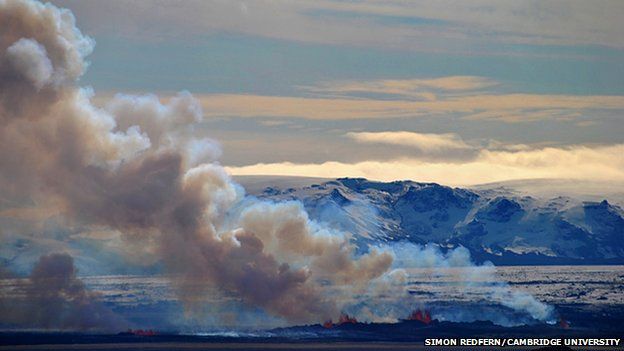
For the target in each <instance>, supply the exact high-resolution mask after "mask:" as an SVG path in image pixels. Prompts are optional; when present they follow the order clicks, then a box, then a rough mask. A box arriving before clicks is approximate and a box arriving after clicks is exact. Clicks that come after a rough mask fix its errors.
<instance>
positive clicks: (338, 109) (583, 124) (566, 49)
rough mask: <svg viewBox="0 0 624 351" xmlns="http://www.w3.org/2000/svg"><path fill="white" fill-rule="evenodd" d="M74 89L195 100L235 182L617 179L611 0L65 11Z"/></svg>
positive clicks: (619, 136) (102, 6)
mask: <svg viewBox="0 0 624 351" xmlns="http://www.w3.org/2000/svg"><path fill="white" fill-rule="evenodd" d="M53 3H54V4H56V5H58V6H61V7H65V8H69V9H70V10H71V11H72V12H73V14H74V15H75V16H76V21H77V26H78V27H79V28H81V30H82V32H83V33H84V34H86V35H88V36H90V37H92V38H93V39H94V40H95V49H94V51H93V53H92V54H91V55H90V56H88V57H87V60H88V61H89V67H88V69H87V70H86V73H85V74H84V76H83V77H82V78H81V79H80V81H79V84H80V85H81V86H91V87H92V88H93V89H94V91H95V98H94V100H95V102H96V103H97V104H99V105H100V106H106V105H107V103H108V101H109V100H110V99H111V98H112V97H113V96H114V94H116V93H118V92H123V93H133V94H155V95H156V96H157V97H158V98H159V99H161V100H162V101H168V100H169V99H171V98H172V97H174V96H176V94H178V92H180V91H188V92H190V93H191V94H193V96H195V98H197V99H198V100H199V101H200V103H201V106H202V109H203V118H202V119H201V121H198V122H196V123H195V124H194V125H193V131H194V133H195V135H196V136H198V137H209V138H213V139H215V140H216V141H218V143H219V144H220V145H221V147H222V156H221V159H220V162H221V163H222V164H223V165H224V166H226V169H227V170H228V172H230V173H231V174H235V175H251V174H279V175H299V176H320V177H342V176H353V177H355V176H357V177H366V178H371V179H379V180H395V179H413V180H417V181H433V182H439V183H443V184H450V185H472V184H481V183H488V182H496V181H504V180H511V179H531V178H566V179H583V180H600V181H607V182H624V158H622V157H621V155H622V153H623V152H624V123H623V122H622V118H624V115H623V112H624V36H622V33H624V22H623V21H621V18H622V17H624V3H623V2H621V1H595V2H588V1H522V2H519V1H470V2H466V1H436V2H430V1H369V0H361V1H342V0H334V1H332V0H329V1H191V0H189V1H173V0H171V1H124V0H112V1H93V0H87V1H73V0H55V1H53Z"/></svg>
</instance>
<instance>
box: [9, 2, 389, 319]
mask: <svg viewBox="0 0 624 351" xmlns="http://www.w3.org/2000/svg"><path fill="white" fill-rule="evenodd" d="M0 23H3V25H2V27H1V28H0V123H1V124H0V164H2V168H1V169H0V189H2V190H1V193H0V197H2V200H4V202H6V203H17V204H19V203H35V204H36V205H37V206H44V205H46V204H48V203H54V204H55V206H57V207H58V208H60V211H61V213H62V214H63V216H65V217H66V218H67V219H68V221H70V223H71V222H73V223H75V224H80V225H82V226H93V227H106V228H110V229H114V230H118V231H120V232H122V233H124V235H126V236H128V237H129V238H131V240H138V241H142V242H144V243H145V246H155V247H156V250H157V251H158V252H159V253H160V255H161V259H162V261H163V262H164V263H165V264H166V269H167V271H168V273H169V274H170V276H171V277H172V282H173V283H174V284H176V287H177V291H179V293H180V297H181V298H182V300H183V301H186V302H189V303H192V302H193V301H195V300H197V299H198V297H200V296H201V295H202V294H205V293H206V291H207V290H208V288H210V287H218V288H220V289H221V290H222V291H223V292H225V293H228V294H231V295H233V296H236V297H238V298H240V299H241V300H242V302H243V303H244V304H248V305H251V306H256V307H261V308H262V309H264V310H265V311H267V312H269V313H272V314H275V315H277V316H281V317H284V318H286V319H288V320H291V321H299V322H301V321H318V320H322V319H324V318H330V317H332V316H334V317H335V314H337V313H339V310H340V306H337V305H336V301H335V300H334V299H332V298H331V296H328V295H327V294H325V293H324V291H323V289H322V288H321V285H320V283H319V279H320V278H321V277H322V279H324V281H326V282H330V283H337V284H347V283H349V284H353V285H354V286H357V285H365V284H366V283H367V282H368V281H370V280H372V279H375V278H377V277H379V276H380V275H382V274H383V273H384V272H386V271H387V269H388V268H389V267H390V265H391V264H392V255H391V254H389V253H387V252H377V251H371V252H370V253H369V254H366V255H363V256H359V257H356V255H355V254H354V250H353V247H352V246H351V244H350V243H349V238H348V236H345V235H341V234H337V233H330V232H328V231H327V230H325V229H322V228H320V227H318V226H317V225H315V224H313V223H312V222H311V221H310V220H309V219H308V217H307V215H306V213H305V212H304V211H303V210H302V208H301V207H300V206H298V205H296V204H279V205H276V204H269V203H258V204H256V205H253V206H250V207H249V208H247V209H245V210H244V211H243V213H242V215H241V216H240V217H239V218H231V216H230V214H229V213H230V210H231V209H232V206H234V205H235V204H236V203H238V202H239V201H240V200H241V199H242V198H243V196H244V193H243V191H242V189H241V188H240V187H239V186H237V185H236V184H234V183H233V182H232V180H231V179H230V177H229V176H228V175H227V173H226V172H225V171H224V169H223V168H222V167H221V166H220V165H219V164H218V163H217V157H218V156H219V155H220V150H219V148H218V144H217V143H216V142H213V141H210V140H195V139H194V138H193V137H192V136H191V135H192V133H191V132H192V130H189V127H188V125H189V123H192V122H194V121H198V120H201V118H202V113H201V108H200V107H199V103H198V102H197V101H196V100H195V99H194V98H193V97H192V96H190V94H188V93H181V94H179V95H178V96H177V97H176V98H173V99H171V100H170V101H168V102H167V103H163V102H161V101H160V100H159V99H158V98H156V97H155V96H151V95H147V96H126V95H117V96H115V97H114V98H113V99H112V101H110V102H109V103H108V104H106V107H105V108H103V109H102V108H98V107H95V106H94V105H93V104H92V103H91V101H90V99H91V97H92V92H91V91H90V90H89V89H84V88H80V87H78V85H77V80H78V78H79V77H80V76H81V75H82V74H83V72H84V70H85V68H86V66H87V63H86V61H85V57H86V56H87V55H88V54H89V53H90V52H91V51H92V49H93V46H94V42H93V40H91V39H89V38H88V37H86V36H84V35H83V34H82V33H81V32H80V31H79V30H78V29H77V28H76V26H75V21H74V18H73V15H72V14H71V13H70V12H69V11H67V10H61V9H58V8H56V7H55V6H53V5H51V4H45V5H44V4H41V3H39V2H34V1H22V0H5V1H0ZM5 24H9V25H5ZM226 223H227V224H228V225H227V226H226V225H225V224H226ZM42 260H44V261H46V262H47V260H52V261H53V262H52V263H55V264H59V265H60V266H59V267H60V268H63V269H67V268H68V265H67V262H66V261H67V260H68V258H66V257H64V256H62V257H61V256H53V257H52V258H49V257H47V258H46V257H44V258H43V259H42ZM46 274H56V272H53V271H52V272H49V271H46V270H45V269H43V266H42V267H39V266H37V267H36V269H35V271H34V273H33V277H32V278H31V280H32V281H33V284H35V285H36V284H39V282H41V281H45V278H44V276H45V275H46ZM64 274H65V275H62V277H65V278H64V279H65V280H63V281H64V282H66V284H70V285H69V286H64V285H63V286H58V288H60V289H61V290H63V291H65V290H70V291H74V290H79V291H82V288H81V287H80V288H77V285H76V284H77V283H76V280H75V279H74V272H73V271H71V270H70V271H68V272H66V273H64ZM41 279H44V280H41ZM64 284H65V283H64ZM72 284H73V285H72ZM77 298H78V299H80V298H79V297H77ZM44 300H45V299H44ZM42 307H43V306H42ZM41 323H43V324H45V321H41ZM66 324H67V323H66ZM69 324H72V323H69Z"/></svg>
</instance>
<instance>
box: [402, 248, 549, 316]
mask: <svg viewBox="0 0 624 351" xmlns="http://www.w3.org/2000/svg"><path fill="white" fill-rule="evenodd" d="M392 249H393V252H394V254H395V257H396V260H395V262H394V265H395V266H396V267H402V268H405V269H409V268H429V269H432V270H434V271H436V270H437V271H439V272H441V273H443V272H442V270H444V269H452V268H459V269H460V272H461V273H460V274H458V275H457V276H455V278H456V279H457V282H458V283H459V284H461V286H462V287H463V288H464V289H468V288H472V287H475V286H478V287H479V288H482V289H485V297H486V298H487V299H488V300H489V301H491V302H494V303H497V304H500V305H502V306H505V307H509V308H511V309H513V310H515V311H517V312H520V313H524V314H527V315H529V316H530V317H531V318H533V319H535V320H538V321H543V322H552V321H553V320H554V308H553V307H552V306H550V305H547V304H545V303H543V302H540V301H538V300H537V299H535V297H533V296H532V295H531V294H529V293H527V292H525V291H520V290H515V289H512V288H511V287H510V286H509V284H507V283H506V282H504V281H501V280H500V278H499V277H498V276H497V274H496V267H494V265H492V264H491V263H490V262H486V263H484V264H482V265H477V264H475V263H474V262H473V261H472V259H471V257H470V252H469V251H468V249H466V248H464V247H458V248H456V249H453V250H449V251H448V252H446V253H442V252H441V251H440V250H439V249H438V248H437V247H435V246H425V247H423V246H420V245H416V244H397V245H394V246H392Z"/></svg>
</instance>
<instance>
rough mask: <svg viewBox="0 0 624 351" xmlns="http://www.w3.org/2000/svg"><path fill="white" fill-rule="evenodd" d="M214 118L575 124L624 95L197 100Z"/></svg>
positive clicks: (623, 101) (618, 106)
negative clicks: (424, 118)
mask: <svg viewBox="0 0 624 351" xmlns="http://www.w3.org/2000/svg"><path fill="white" fill-rule="evenodd" d="M197 97H198V98H199V100H200V101H201V103H202V105H203V107H204V112H205V115H206V116H209V117H292V118H304V119H315V120H347V119H370V118H373V119H374V118H400V117H419V116H435V115H441V114H444V115H452V116H457V117H460V118H466V119H473V120H500V121H505V122H523V121H534V120H544V119H556V120H570V119H574V118H576V117H578V116H580V114H581V113H584V112H587V111H591V110H607V111H621V110H624V96H606V95H582V96H579V95H539V94H475V95H460V96H449V97H443V96H441V97H439V98H438V99H437V100H431V101H420V100H419V101H414V100H405V99H402V100H381V99H363V98H359V99H355V98H307V97H292V96H265V95H237V94H206V95H197Z"/></svg>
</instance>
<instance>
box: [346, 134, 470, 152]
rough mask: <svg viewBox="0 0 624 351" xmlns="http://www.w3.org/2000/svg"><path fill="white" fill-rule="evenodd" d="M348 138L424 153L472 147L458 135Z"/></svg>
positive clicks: (352, 135)
mask: <svg viewBox="0 0 624 351" xmlns="http://www.w3.org/2000/svg"><path fill="white" fill-rule="evenodd" d="M346 136H347V137H349V138H351V139H353V140H355V141H357V142H360V143H373V144H390V145H399V146H408V147H412V148H416V149H418V150H420V151H423V152H439V151H449V150H465V149H471V148H472V147H471V146H470V145H468V144H466V143H465V142H464V141H463V140H462V139H461V138H460V137H459V135H457V134H454V133H445V134H427V133H415V132H405V131H399V132H350V133H347V134H346Z"/></svg>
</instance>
